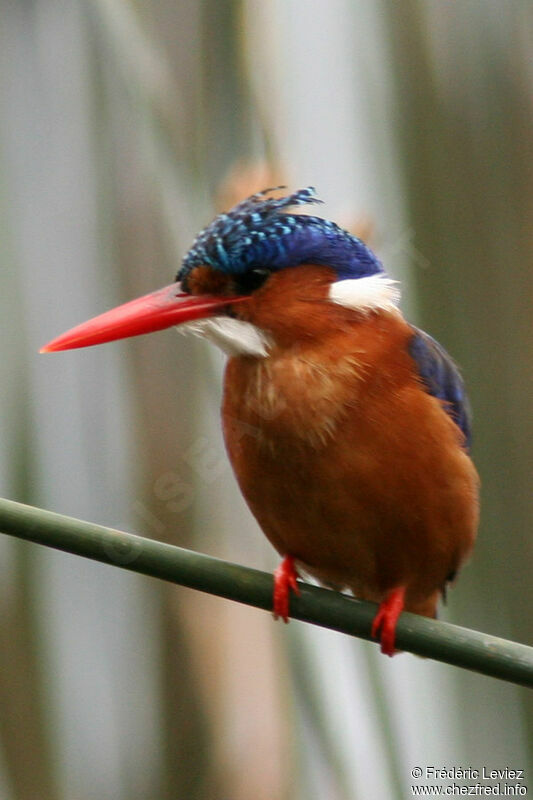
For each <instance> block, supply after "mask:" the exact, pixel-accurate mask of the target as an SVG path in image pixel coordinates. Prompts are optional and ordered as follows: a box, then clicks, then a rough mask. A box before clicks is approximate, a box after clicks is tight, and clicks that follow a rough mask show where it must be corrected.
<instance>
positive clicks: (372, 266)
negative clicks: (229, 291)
mask: <svg viewBox="0 0 533 800" xmlns="http://www.w3.org/2000/svg"><path fill="white" fill-rule="evenodd" d="M280 188H281V187H280ZM269 191H272V190H271V189H267V190H265V191H264V192H259V193H258V194H254V195H252V196H251V197H249V198H248V199H247V200H244V201H243V202H242V203H239V204H238V205H236V206H235V207H234V208H232V209H231V211H228V212H227V213H226V214H220V215H219V216H218V217H216V218H215V219H214V220H213V222H211V224H210V225H208V226H207V227H206V228H204V230H202V231H201V232H200V233H199V234H198V236H197V237H196V239H195V241H194V243H193V245H192V247H191V249H190V250H189V252H188V253H187V255H186V256H185V258H184V259H183V264H182V267H181V269H180V271H179V272H178V275H177V279H178V280H183V278H185V277H186V276H187V275H188V273H189V272H190V271H191V270H192V269H194V267H197V266H200V265H202V264H205V265H209V266H212V267H214V268H215V269H218V270H221V271H222V272H226V273H229V274H234V275H239V274H243V273H246V272H248V270H253V269H257V268H262V269H269V270H272V271H274V270H278V269H283V268H284V267H293V266H296V265H298V264H303V263H312V264H322V265H325V266H329V267H333V269H335V270H336V271H337V274H338V276H339V279H344V278H364V277H366V276H368V275H375V274H376V273H378V272H382V271H383V267H382V266H381V264H380V262H379V261H378V259H377V258H376V257H375V256H374V254H373V253H372V252H371V250H369V249H368V247H367V246H366V245H365V244H363V242H361V241H360V239H358V238H357V237H355V236H352V234H350V233H348V232H347V231H345V230H343V229H342V228H339V226H338V225H336V224H335V223H334V222H330V221H329V220H326V219H321V218H320V217H312V216H307V215H304V214H288V213H280V212H284V211H285V209H287V208H289V207H290V206H301V205H306V204H308V203H320V202H321V201H320V200H317V198H316V197H315V190H314V189H313V188H311V187H308V188H307V189H300V190H299V191H297V192H294V194H291V195H289V196H288V197H281V198H277V199H276V198H273V197H267V196H266V195H267V194H268V192H269Z"/></svg>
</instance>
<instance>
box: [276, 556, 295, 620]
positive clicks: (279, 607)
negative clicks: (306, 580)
mask: <svg viewBox="0 0 533 800" xmlns="http://www.w3.org/2000/svg"><path fill="white" fill-rule="evenodd" d="M297 577H298V573H297V572H296V568H295V566H294V558H293V557H292V556H285V558H284V559H283V561H282V562H281V564H280V565H279V567H278V568H277V569H276V570H275V572H274V602H273V611H274V619H278V618H279V617H281V619H282V620H283V621H284V622H288V621H289V601H290V594H291V590H292V591H293V592H294V593H295V594H300V587H299V586H298V581H297V580H296V579H297Z"/></svg>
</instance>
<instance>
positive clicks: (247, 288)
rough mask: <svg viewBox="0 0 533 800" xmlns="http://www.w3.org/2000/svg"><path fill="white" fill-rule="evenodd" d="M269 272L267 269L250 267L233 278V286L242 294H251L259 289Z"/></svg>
mask: <svg viewBox="0 0 533 800" xmlns="http://www.w3.org/2000/svg"><path fill="white" fill-rule="evenodd" d="M271 274H272V273H271V271H270V270H269V269H260V268H257V269H251V270H249V271H248V272H244V273H243V274H242V275H238V276H237V277H236V278H235V286H236V288H237V290H238V291H239V292H241V293H242V294H251V293H252V292H255V291H256V289H260V288H261V286H262V285H263V284H264V283H265V282H266V281H267V280H268V278H269V277H270V275H271Z"/></svg>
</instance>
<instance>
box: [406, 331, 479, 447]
mask: <svg viewBox="0 0 533 800" xmlns="http://www.w3.org/2000/svg"><path fill="white" fill-rule="evenodd" d="M413 331H414V335H413V338H412V339H411V341H410V342H409V354H410V356H411V357H412V358H414V360H415V361H416V363H417V365H418V371H419V374H420V377H421V378H422V381H423V383H424V386H425V387H426V389H427V391H428V392H429V394H431V395H433V397H436V398H438V399H439V400H442V401H443V402H444V403H445V410H446V411H447V413H448V414H449V415H450V416H451V418H452V419H453V421H454V422H455V423H456V424H457V425H458V426H459V428H460V429H461V430H462V432H463V433H464V435H465V445H466V447H467V449H470V445H471V443H472V431H471V422H472V414H471V410H470V403H469V402H468V397H467V395H466V390H465V385H464V383H463V379H462V378H461V375H460V373H459V370H458V369H457V367H456V365H455V364H454V362H453V361H452V359H451V358H450V356H449V355H448V353H447V352H446V350H445V349H444V348H443V347H442V346H441V345H440V344H439V343H438V342H437V341H435V339H433V338H432V337H431V336H429V334H427V333H425V332H424V331H421V330H420V329H419V328H415V327H414V326H413Z"/></svg>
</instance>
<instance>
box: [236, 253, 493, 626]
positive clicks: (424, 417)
mask: <svg viewBox="0 0 533 800" xmlns="http://www.w3.org/2000/svg"><path fill="white" fill-rule="evenodd" d="M332 278H333V276H332V274H331V270H329V269H328V268H325V267H317V266H307V265H306V266H299V267H298V268H295V269H292V270H291V269H287V270H284V271H282V272H280V273H278V274H276V275H274V276H272V278H270V280H269V282H268V285H266V286H265V287H264V288H263V289H260V290H258V291H257V292H256V293H255V296H254V300H253V301H252V302H250V303H248V304H247V305H246V306H243V307H242V308H240V309H238V310H236V314H237V315H238V316H239V317H240V318H245V319H247V320H249V321H253V322H254V324H256V325H261V326H267V327H268V330H269V331H270V332H271V334H272V335H273V337H274V340H275V345H274V346H273V348H272V350H271V353H270V355H269V358H268V359H263V360H258V359H254V358H250V357H247V356H237V357H233V358H231V359H230V360H229V362H228V365H227V369H226V375H225V381H224V400H223V410H222V418H223V428H224V436H225V441H226V446H227V450H228V454H229V457H230V460H231V463H232V465H233V469H234V470H235V474H236V476H237V480H238V482H239V485H240V488H241V490H242V492H243V495H244V497H245V498H246V500H247V502H248V504H249V506H250V508H251V510H252V512H253V514H254V516H255V517H256V518H257V520H258V522H259V524H260V525H261V527H262V529H263V531H264V532H265V534H266V535H267V537H268V538H269V540H270V541H271V543H272V544H273V545H274V547H275V548H276V549H277V550H278V552H279V553H280V554H282V555H286V554H290V555H292V556H293V557H295V558H296V559H297V561H298V562H300V564H301V566H302V567H303V568H304V569H305V571H307V572H309V573H311V574H312V575H314V576H315V577H317V578H319V579H320V580H321V581H323V582H325V583H327V584H332V585H334V586H338V587H348V588H350V589H352V590H353V592H354V594H355V595H357V596H358V597H360V598H365V599H368V600H374V601H377V602H382V601H383V600H384V599H385V598H386V597H387V595H388V594H389V593H390V592H391V591H392V590H394V589H395V588H397V587H400V586H401V587H405V589H406V591H405V608H406V609H407V610H409V611H414V612H416V613H419V614H424V615H426V616H434V615H435V611H436V604H437V600H438V598H439V595H440V593H441V591H442V589H443V587H444V586H445V583H446V581H447V579H449V577H450V576H451V575H453V574H454V573H455V572H456V571H457V569H458V568H459V566H460V565H461V563H462V562H463V561H464V560H465V558H466V557H467V556H468V554H469V552H470V550H471V549H472V545H473V543H474V539H475V533H476V527H477V517H478V508H477V488H478V478H477V474H476V470H475V468H474V466H473V464H472V461H471V460H470V458H469V457H468V455H467V453H466V452H465V450H464V448H463V447H462V439H463V435H462V433H461V431H460V430H459V428H458V427H457V425H456V424H455V423H454V422H453V421H452V419H451V418H450V416H449V415H448V414H447V413H446V412H445V410H444V409H443V407H442V404H441V402H440V401H439V400H437V399H436V398H435V397H432V396H431V395H430V394H428V393H427V391H426V390H425V389H424V388H423V387H422V386H421V382H420V379H419V377H418V375H417V372H416V369H415V364H414V362H413V359H412V358H411V357H410V356H409V354H408V350H407V343H408V340H409V338H410V337H411V336H412V330H411V328H410V327H409V325H408V324H407V323H406V322H405V320H404V319H403V318H402V317H401V315H400V314H399V313H390V312H386V311H381V312H379V311H378V312H374V313H371V314H369V313H357V312H355V311H353V310H352V309H346V308H343V307H342V306H333V305H332V304H331V303H328V302H327V293H328V289H329V285H330V283H331V281H332ZM302 282H303V285H305V287H306V292H305V296H303V295H302V292H301V288H300V287H301V286H302ZM281 307H283V314H275V313H274V312H275V310H276V309H279V308H281Z"/></svg>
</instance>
